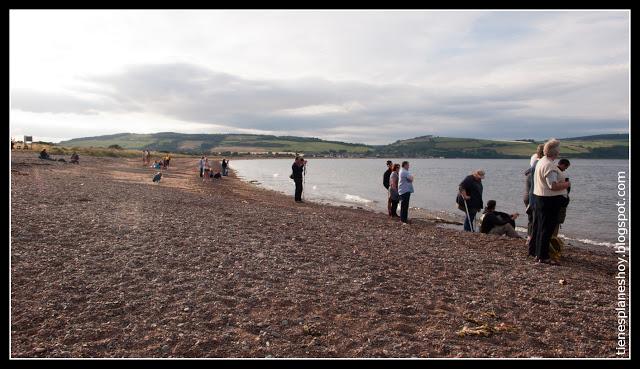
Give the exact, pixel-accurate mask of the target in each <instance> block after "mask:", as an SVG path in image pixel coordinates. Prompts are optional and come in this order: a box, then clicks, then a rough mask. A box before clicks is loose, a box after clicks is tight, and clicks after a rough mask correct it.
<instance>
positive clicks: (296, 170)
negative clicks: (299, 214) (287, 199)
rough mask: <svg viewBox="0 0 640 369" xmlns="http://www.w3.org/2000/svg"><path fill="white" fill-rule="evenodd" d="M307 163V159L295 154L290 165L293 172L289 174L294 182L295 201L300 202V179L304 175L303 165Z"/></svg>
mask: <svg viewBox="0 0 640 369" xmlns="http://www.w3.org/2000/svg"><path fill="white" fill-rule="evenodd" d="M306 164H307V161H306V160H304V159H303V158H302V157H300V156H296V160H295V161H294V162H293V165H292V166H291V170H293V173H292V174H291V179H293V182H295V184H296V192H295V200H296V202H302V179H303V176H304V166H305V165H306Z"/></svg>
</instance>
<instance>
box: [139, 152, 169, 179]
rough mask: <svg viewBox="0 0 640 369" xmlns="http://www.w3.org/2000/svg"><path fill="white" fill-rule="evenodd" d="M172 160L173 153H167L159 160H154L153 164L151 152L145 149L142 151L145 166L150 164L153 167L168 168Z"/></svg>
mask: <svg viewBox="0 0 640 369" xmlns="http://www.w3.org/2000/svg"><path fill="white" fill-rule="evenodd" d="M170 162H171V154H167V155H165V156H164V157H162V158H160V159H158V160H154V161H153V164H151V152H150V151H149V150H144V151H143V152H142V165H143V166H145V167H146V166H149V168H153V169H168V168H169V163H170ZM154 182H155V181H154Z"/></svg>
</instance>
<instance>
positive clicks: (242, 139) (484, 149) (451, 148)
mask: <svg viewBox="0 0 640 369" xmlns="http://www.w3.org/2000/svg"><path fill="white" fill-rule="evenodd" d="M560 140H561V142H562V146H561V152H562V156H564V157H568V158H610V159H626V158H628V157H629V135H628V134H610V135H596V136H584V137H570V138H562V139H560ZM542 142H543V141H535V140H532V139H527V140H524V139H523V140H513V141H499V140H484V139H472V138H454V137H439V136H420V137H415V138H411V139H407V140H399V141H396V142H394V143H392V144H389V145H376V146H373V145H364V144H355V143H347V142H339V141H325V140H321V139H319V138H311V137H295V136H272V135H249V134H184V133H173V132H162V133H154V134H134V133H120V134H115V135H107V136H97V137H85V138H76V139H73V140H68V141H63V142H60V143H59V145H61V146H67V147H109V146H111V145H119V146H120V147H122V148H124V149H136V150H144V149H148V150H155V151H170V152H176V153H190V154H201V153H223V154H225V155H231V154H233V153H244V152H258V153H268V152H271V153H278V152H300V153H305V154H317V155H333V154H343V155H347V156H371V157H373V156H387V157H391V156H395V157H445V158H527V157H530V156H531V154H533V153H534V152H535V151H536V147H537V146H538V144H540V143H542Z"/></svg>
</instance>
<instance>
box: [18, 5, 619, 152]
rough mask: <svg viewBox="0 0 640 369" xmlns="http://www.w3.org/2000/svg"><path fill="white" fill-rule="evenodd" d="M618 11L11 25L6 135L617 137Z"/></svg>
mask: <svg viewBox="0 0 640 369" xmlns="http://www.w3.org/2000/svg"><path fill="white" fill-rule="evenodd" d="M629 17H630V15H629V12H627V11H593V12H579V11H572V12H525V11H516V12H503V11H498V12H486V11H384V12H382V11H378V12H376V11H368V12H365V11H203V10H198V11H151V10H144V11H98V10H92V11H73V10H49V11H35V10H21V11H11V12H10V19H9V20H10V90H11V91H10V99H11V100H10V105H11V112H10V128H11V135H12V136H14V137H21V136H22V135H24V134H31V135H33V136H34V138H35V139H36V140H39V139H42V140H50V141H59V140H62V139H68V138H74V137H85V136H96V135H102V134H113V133H121V132H134V133H153V132H167V131H172V132H183V133H242V132H245V133H265V134H276V135H301V136H314V137H320V138H323V139H332V140H343V141H350V142H362V143H368V144H384V143H390V142H393V141H395V140H398V139H404V138H411V137H415V136H421V135H427V134H434V135H440V136H454V137H479V138H495V139H517V138H536V139H541V138H548V137H552V136H553V137H570V136H580V135H590V134H600V133H618V132H628V127H629V122H628V119H629V86H630V85H629V67H630V64H629V53H630V44H629V28H630V18H629Z"/></svg>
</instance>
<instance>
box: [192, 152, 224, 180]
mask: <svg viewBox="0 0 640 369" xmlns="http://www.w3.org/2000/svg"><path fill="white" fill-rule="evenodd" d="M220 167H221V171H218V172H214V170H213V168H212V167H211V164H209V158H207V157H206V156H202V157H201V158H200V161H199V162H198V170H199V173H200V177H201V178H202V182H204V181H206V180H207V179H210V180H211V181H213V180H214V179H220V178H222V177H223V176H225V177H226V176H228V175H229V160H228V159H222V162H221V163H220Z"/></svg>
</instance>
